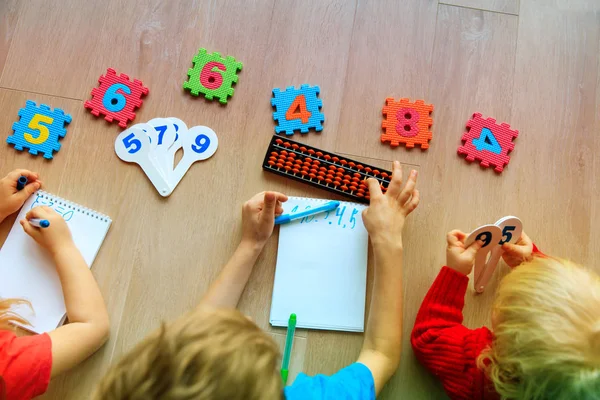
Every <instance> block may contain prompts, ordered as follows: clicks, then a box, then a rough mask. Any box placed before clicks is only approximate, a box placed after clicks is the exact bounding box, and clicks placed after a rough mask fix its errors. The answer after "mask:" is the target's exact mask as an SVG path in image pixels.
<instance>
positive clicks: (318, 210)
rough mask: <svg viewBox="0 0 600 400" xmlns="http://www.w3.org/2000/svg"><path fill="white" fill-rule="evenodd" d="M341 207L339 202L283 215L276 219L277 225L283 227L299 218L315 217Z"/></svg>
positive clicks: (331, 202)
mask: <svg viewBox="0 0 600 400" xmlns="http://www.w3.org/2000/svg"><path fill="white" fill-rule="evenodd" d="M339 205H340V202H339V201H330V202H328V203H325V204H323V205H322V206H319V207H317V208H313V209H312V210H306V211H301V212H299V213H295V214H283V215H280V216H279V217H277V218H275V225H283V224H287V223H288V222H291V221H293V220H295V219H298V218H302V217H307V216H309V215H314V214H318V213H322V212H325V211H331V210H335V209H336V208H338V207H339Z"/></svg>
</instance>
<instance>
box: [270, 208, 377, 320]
mask: <svg viewBox="0 0 600 400" xmlns="http://www.w3.org/2000/svg"><path fill="white" fill-rule="evenodd" d="M328 201H329V200H321V199H309V198H304V197H290V198H289V200H288V201H287V202H285V203H284V204H283V208H284V213H294V212H300V211H304V210H306V209H310V208H312V207H316V206H319V205H322V204H324V203H326V202H328ZM365 208H366V206H364V205H362V204H357V203H348V202H344V201H342V202H340V206H339V207H338V208H337V209H336V210H334V211H330V212H324V213H321V214H317V215H314V216H309V217H305V218H302V219H298V220H295V221H292V222H290V223H289V224H286V225H282V226H281V229H280V231H279V249H278V252H277V268H276V270H275V283H274V286H273V299H272V302H271V316H270V323H271V325H273V326H287V323H288V319H289V317H290V314H291V313H295V314H296V315H297V317H298V323H297V327H299V328H311V329H330V330H340V331H354V332H362V331H364V318H365V296H366V287H367V256H368V245H369V242H368V233H367V230H366V229H365V227H364V225H363V221H362V216H361V213H362V210H364V209H365Z"/></svg>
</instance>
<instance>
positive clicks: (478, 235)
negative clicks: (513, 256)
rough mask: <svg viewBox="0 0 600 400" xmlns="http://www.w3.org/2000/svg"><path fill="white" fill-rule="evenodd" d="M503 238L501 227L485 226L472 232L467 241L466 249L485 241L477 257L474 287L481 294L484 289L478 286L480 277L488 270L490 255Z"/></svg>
mask: <svg viewBox="0 0 600 400" xmlns="http://www.w3.org/2000/svg"><path fill="white" fill-rule="evenodd" d="M501 238H502V230H501V229H500V228H499V227H497V226H496V225H484V226H480V227H479V228H477V229H475V230H474V231H473V232H471V233H470V234H469V237H467V240H466V241H465V246H466V247H469V246H470V245H471V244H472V243H473V242H475V241H476V240H481V241H483V245H482V246H481V249H479V251H478V252H477V254H476V255H475V272H474V276H473V285H474V287H475V290H476V291H477V292H479V293H481V292H482V291H483V288H480V286H478V285H479V280H480V277H481V276H482V274H483V272H484V270H485V269H486V264H487V260H488V255H489V254H490V252H491V251H492V250H493V249H494V248H495V247H496V246H497V245H498V242H499V241H500V239H501Z"/></svg>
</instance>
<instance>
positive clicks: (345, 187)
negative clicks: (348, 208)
mask: <svg viewBox="0 0 600 400" xmlns="http://www.w3.org/2000/svg"><path fill="white" fill-rule="evenodd" d="M340 189H342V190H348V186H346V185H344V186H340Z"/></svg>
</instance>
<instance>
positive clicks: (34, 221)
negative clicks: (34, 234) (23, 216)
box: [29, 218, 50, 228]
mask: <svg viewBox="0 0 600 400" xmlns="http://www.w3.org/2000/svg"><path fill="white" fill-rule="evenodd" d="M29 223H30V224H31V225H33V226H35V227H37V228H47V227H49V226H50V221H48V220H47V219H39V218H31V219H30V220H29Z"/></svg>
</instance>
